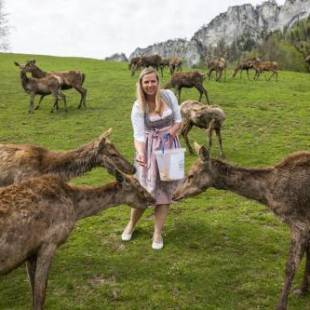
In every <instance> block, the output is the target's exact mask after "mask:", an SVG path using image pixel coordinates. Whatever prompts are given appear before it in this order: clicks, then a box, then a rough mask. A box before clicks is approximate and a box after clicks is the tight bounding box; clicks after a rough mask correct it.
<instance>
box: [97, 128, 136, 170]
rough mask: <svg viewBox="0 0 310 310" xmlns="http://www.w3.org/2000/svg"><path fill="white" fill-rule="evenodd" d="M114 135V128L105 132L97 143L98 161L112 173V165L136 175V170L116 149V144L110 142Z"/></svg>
mask: <svg viewBox="0 0 310 310" xmlns="http://www.w3.org/2000/svg"><path fill="white" fill-rule="evenodd" d="M111 133H112V128H110V129H109V130H107V131H106V132H104V133H103V134H102V135H101V136H100V137H99V138H98V139H97V140H96V141H95V148H97V149H98V153H99V154H98V156H99V158H98V161H99V163H101V164H102V166H104V167H106V168H107V169H108V171H110V170H111V169H112V168H111V164H113V165H114V166H115V167H117V168H118V169H119V170H121V171H123V172H125V173H128V174H134V173H135V172H136V168H135V167H134V166H133V165H132V164H131V163H129V162H128V161H127V159H126V158H125V157H123V156H122V155H121V154H120V152H119V151H118V150H117V149H116V147H115V146H114V144H112V143H111V141H110V140H109V136H110V135H111Z"/></svg>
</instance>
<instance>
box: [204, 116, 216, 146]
mask: <svg viewBox="0 0 310 310" xmlns="http://www.w3.org/2000/svg"><path fill="white" fill-rule="evenodd" d="M214 122H215V121H214V119H212V120H211V122H210V123H209V126H208V128H207V129H206V133H207V135H208V139H209V149H211V146H212V133H213V129H214Z"/></svg>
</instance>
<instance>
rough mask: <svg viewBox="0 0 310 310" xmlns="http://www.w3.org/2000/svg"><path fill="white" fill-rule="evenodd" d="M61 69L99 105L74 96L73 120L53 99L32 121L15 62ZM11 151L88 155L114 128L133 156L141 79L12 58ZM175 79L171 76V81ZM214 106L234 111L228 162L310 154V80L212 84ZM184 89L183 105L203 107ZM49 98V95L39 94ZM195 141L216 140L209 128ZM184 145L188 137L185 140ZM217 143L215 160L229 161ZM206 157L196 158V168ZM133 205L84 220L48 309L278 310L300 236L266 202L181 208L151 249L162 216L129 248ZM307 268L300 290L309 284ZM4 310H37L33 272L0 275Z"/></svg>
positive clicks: (90, 66) (54, 273)
mask: <svg viewBox="0 0 310 310" xmlns="http://www.w3.org/2000/svg"><path fill="white" fill-rule="evenodd" d="M34 57H35V59H36V60H37V64H38V66H39V67H41V68H43V69H45V70H46V71H50V70H55V71H56V70H59V71H60V70H68V69H80V70H82V71H83V72H85V73H86V81H85V84H84V85H85V87H86V88H87V89H88V97H87V105H88V107H87V109H81V110H78V109H77V105H78V102H79V94H78V93H77V92H75V91H73V90H70V91H66V96H67V103H68V106H69V111H68V113H65V112H64V110H63V106H62V104H61V103H60V107H61V109H60V111H59V112H58V113H53V114H51V113H50V109H51V105H52V102H53V99H52V98H51V97H46V98H45V99H44V101H43V103H42V107H41V109H40V110H38V111H35V113H34V114H32V115H29V114H28V104H29V96H28V95H26V94H25V93H24V91H23V89H22V87H21V84H20V79H19V70H18V68H17V67H15V66H14V64H13V62H14V61H18V62H20V63H23V62H24V61H26V60H29V59H32V58H34ZM0 75H1V83H0V143H31V144H38V145H42V146H44V147H48V148H49V149H51V150H68V149H71V148H76V147H78V146H80V145H81V144H84V143H86V142H88V141H90V140H91V139H93V138H95V137H97V136H99V135H100V134H101V133H102V132H103V131H104V130H106V129H108V128H110V127H112V128H113V134H112V141H113V142H114V143H115V145H116V146H117V147H118V149H119V150H120V151H121V152H122V153H123V154H124V155H125V156H126V157H127V158H128V159H129V160H130V159H132V158H133V154H134V150H133V141H132V129H131V124H130V111H131V107H132V103H133V101H134V99H135V82H136V78H137V77H131V76H130V74H129V71H128V68H127V64H124V63H112V62H104V61H100V60H93V59H81V58H56V57H47V56H31V55H13V54H0ZM229 75H231V74H229ZM168 78H169V75H168V72H166V73H165V76H164V82H165V81H167V80H168ZM205 86H206V88H207V89H208V91H209V97H210V100H211V103H212V104H216V105H219V106H221V107H222V108H223V109H224V111H225V112H226V116H227V119H226V121H225V123H224V128H223V131H222V134H223V145H224V152H225V155H226V159H227V160H228V161H230V162H232V163H235V164H238V165H242V166H246V167H263V166H268V165H272V164H274V163H276V162H278V161H279V160H281V159H282V158H284V157H285V156H287V155H288V154H290V153H291V152H295V151H299V150H308V151H309V150H310V75H309V74H306V73H305V74H303V73H294V72H280V73H279V81H278V82H276V81H273V80H272V81H266V80H265V79H264V78H261V80H260V81H257V82H254V81H252V80H250V81H248V80H247V79H246V75H245V74H244V78H243V79H241V80H240V79H239V78H236V79H234V80H232V79H227V81H226V82H220V83H218V82H215V81H210V82H209V81H205ZM197 98H198V92H197V91H196V90H193V89H184V90H183V92H182V100H185V99H197ZM37 100H38V98H37ZM190 139H191V142H193V141H194V140H196V141H198V142H199V143H200V144H203V143H206V142H207V141H206V135H205V133H204V132H202V131H201V130H200V129H194V130H193V131H192V132H191V134H190ZM181 142H183V141H181ZM218 154H219V152H218V146H217V141H216V139H214V147H213V149H212V155H213V156H217V155H218ZM195 160H196V157H195V156H190V155H189V154H188V153H187V154H186V167H187V169H188V167H189V166H190V165H191V164H192V163H193V162H194V161H195ZM111 180H112V177H111V176H110V175H108V174H107V173H106V172H105V171H103V170H102V169H96V170H94V171H92V172H91V173H88V174H86V175H85V176H83V177H81V178H78V179H75V180H73V182H74V183H75V184H91V185H100V184H104V183H107V182H109V181H111ZM128 215H129V208H128V207H127V206H120V207H117V208H115V209H109V210H107V211H105V212H103V213H101V214H100V215H99V216H97V217H92V218H88V219H85V220H83V221H81V222H79V223H78V225H77V226H76V228H75V230H74V231H73V233H72V234H71V236H70V238H69V240H68V241H67V243H65V244H64V245H63V246H62V247H61V248H59V249H58V251H57V255H56V256H55V258H54V260H53V264H52V268H51V270H50V274H49V283H48V290H47V298H46V303H45V306H46V309H87V310H88V309H98V310H99V309H238V310H239V309H247V310H248V309H273V308H274V307H275V305H276V304H277V300H278V296H279V293H280V289H281V287H282V282H283V279H284V267H285V262H286V258H287V252H288V243H289V231H288V228H287V226H285V225H284V224H283V223H281V222H280V221H279V220H278V219H277V218H276V217H275V216H274V215H273V214H272V213H271V212H269V211H268V210H267V209H266V208H265V206H262V205H259V204H257V203H256V202H253V201H250V200H246V199H244V198H242V197H239V196H237V195H235V194H233V193H230V192H224V191H217V190H214V189H212V190H208V191H207V192H205V193H203V194H201V195H199V196H197V197H195V198H191V199H187V200H184V201H183V202H180V203H177V204H173V205H172V207H171V211H170V213H169V216H168V220H167V223H166V226H165V233H164V241H165V247H164V249H163V250H162V251H158V252H155V251H153V250H152V249H151V236H152V231H153V216H152V210H147V211H146V213H145V215H144V217H143V218H142V220H141V222H140V223H139V226H138V228H137V230H136V232H135V235H134V238H133V240H132V241H131V242H129V243H123V242H121V240H120V234H121V232H122V230H123V228H124V226H125V225H126V223H127V220H128ZM302 272H303V265H302V266H300V268H299V270H298V273H297V275H296V278H295V281H294V285H295V286H297V285H298V284H300V282H301V277H302ZM0 292H1V298H0V309H5V310H7V309H14V310H21V309H30V308H31V294H30V288H29V284H28V280H27V276H26V272H25V267H24V266H21V267H20V268H18V269H17V270H14V271H13V272H11V273H10V274H8V275H6V276H1V278H0ZM289 308H290V309H310V297H305V298H298V297H296V296H295V295H294V294H290V298H289Z"/></svg>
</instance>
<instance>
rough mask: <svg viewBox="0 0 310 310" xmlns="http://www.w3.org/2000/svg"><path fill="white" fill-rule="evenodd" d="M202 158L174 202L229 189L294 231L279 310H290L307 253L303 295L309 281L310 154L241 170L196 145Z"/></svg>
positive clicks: (292, 232)
mask: <svg viewBox="0 0 310 310" xmlns="http://www.w3.org/2000/svg"><path fill="white" fill-rule="evenodd" d="M196 148H197V152H198V153H199V156H200V158H199V159H198V160H197V161H196V162H195V163H194V164H193V166H192V167H191V169H190V171H189V173H188V175H187V177H186V178H185V180H184V182H183V183H182V184H181V185H180V186H179V187H178V188H177V190H176V192H175V194H174V199H176V200H179V199H181V198H185V197H188V196H195V195H198V194H199V193H201V192H203V191H205V190H207V189H208V188H209V187H214V188H216V189H222V190H229V191H232V192H235V193H237V194H239V195H241V196H244V197H246V198H249V199H254V200H256V201H258V202H260V203H262V204H264V205H266V206H268V207H269V208H270V209H271V210H272V211H273V212H274V214H275V215H277V216H279V217H280V218H281V219H282V220H283V221H284V222H285V223H286V224H287V225H288V226H289V228H290V230H291V245H290V249H289V255H288V260H287V264H286V271H285V282H284V286H283V288H282V292H281V295H280V299H279V302H278V306H277V309H278V310H284V309H287V299H288V294H289V290H290V288H291V285H292V281H293V278H294V275H295V272H296V269H297V267H298V265H299V263H300V261H301V259H302V257H303V256H304V254H305V253H306V268H305V273H304V277H303V282H302V285H301V289H300V292H301V293H302V294H305V293H307V292H308V290H309V281H310V191H309V189H310V152H298V153H294V154H291V155H290V156H288V157H287V158H285V159H284V160H283V161H281V162H280V163H278V164H276V165H274V166H273V167H269V168H260V169H257V168H254V169H249V168H241V167H236V166H233V165H230V164H228V163H225V162H223V161H220V160H216V159H211V158H210V157H209V152H208V150H207V149H206V148H205V147H199V146H197V145H196Z"/></svg>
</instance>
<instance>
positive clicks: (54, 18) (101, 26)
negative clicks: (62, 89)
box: [2, 0, 284, 59]
mask: <svg viewBox="0 0 310 310" xmlns="http://www.w3.org/2000/svg"><path fill="white" fill-rule="evenodd" d="M2 1H4V5H5V11H6V13H8V21H9V25H10V26H11V33H10V36H9V41H10V51H11V52H14V53H26V54H44V55H58V56H83V57H92V58H99V59H102V58H105V57H107V56H110V55H111V54H113V53H120V52H124V53H125V54H126V55H127V56H129V54H130V53H131V52H133V51H134V49H135V48H137V47H147V46H148V45H151V44H153V43H156V42H162V41H166V40H168V39H175V38H186V39H190V38H191V37H192V35H193V34H194V32H195V31H197V30H198V29H199V28H200V27H201V26H202V25H204V24H208V23H209V22H210V21H211V20H212V18H214V17H215V16H216V15H218V14H219V13H222V12H225V11H226V10H227V9H228V7H229V6H233V5H240V4H244V3H251V4H252V5H254V6H255V5H257V4H261V3H263V2H264V1H262V0H250V1H249V0H145V1H144V0H108V1H106V0H2ZM277 3H278V4H279V5H282V4H283V3H284V0H277Z"/></svg>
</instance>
